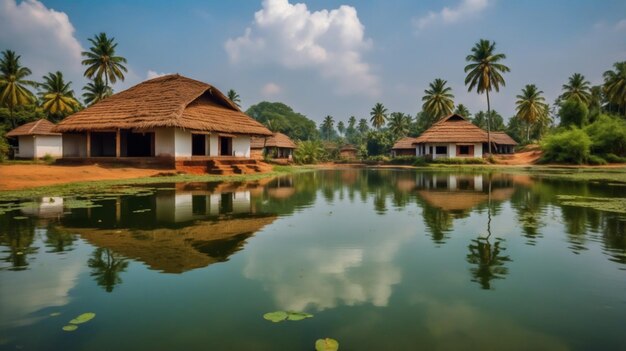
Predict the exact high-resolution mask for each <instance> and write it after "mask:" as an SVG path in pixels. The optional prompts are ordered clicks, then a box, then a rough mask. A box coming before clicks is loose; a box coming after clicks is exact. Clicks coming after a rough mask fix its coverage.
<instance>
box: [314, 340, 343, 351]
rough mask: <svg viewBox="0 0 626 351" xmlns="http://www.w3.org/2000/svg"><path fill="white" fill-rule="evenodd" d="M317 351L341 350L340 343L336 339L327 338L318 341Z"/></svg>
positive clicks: (316, 343) (316, 344)
mask: <svg viewBox="0 0 626 351" xmlns="http://www.w3.org/2000/svg"><path fill="white" fill-rule="evenodd" d="M315 350H316V351H337V350H339V342H338V341H337V340H335V339H331V338H325V339H317V341H316V342H315Z"/></svg>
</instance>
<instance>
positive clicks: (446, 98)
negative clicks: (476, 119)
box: [422, 78, 454, 119]
mask: <svg viewBox="0 0 626 351" xmlns="http://www.w3.org/2000/svg"><path fill="white" fill-rule="evenodd" d="M446 83H448V82H447V81H445V80H443V79H439V78H437V79H435V80H434V81H433V82H432V83H430V84H429V89H426V90H424V93H425V94H426V95H424V96H423V97H422V101H424V104H423V105H422V109H423V110H424V111H425V112H426V113H428V114H429V115H431V116H433V117H435V118H436V119H440V118H442V117H445V116H447V115H449V114H451V113H452V110H453V109H454V101H453V100H452V99H454V95H452V93H451V91H452V88H450V87H446Z"/></svg>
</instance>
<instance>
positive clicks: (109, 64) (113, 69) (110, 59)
mask: <svg viewBox="0 0 626 351" xmlns="http://www.w3.org/2000/svg"><path fill="white" fill-rule="evenodd" d="M88 40H89V42H90V43H91V47H90V48H89V51H83V52H82V56H83V57H84V58H85V59H84V60H83V61H82V64H83V66H86V67H87V69H86V70H85V77H87V78H89V79H94V78H96V77H98V78H100V79H102V78H104V85H105V86H107V87H108V86H109V82H111V83H113V84H115V82H116V81H117V80H118V79H119V80H121V81H124V73H125V72H128V70H127V69H126V66H124V64H126V59H125V58H124V57H122V56H116V53H115V49H116V48H117V43H116V42H115V38H109V37H107V35H106V33H100V34H98V35H95V36H94V37H93V38H89V39H88Z"/></svg>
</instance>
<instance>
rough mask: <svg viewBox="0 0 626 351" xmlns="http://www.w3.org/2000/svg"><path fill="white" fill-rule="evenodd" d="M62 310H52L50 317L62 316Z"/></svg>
mask: <svg viewBox="0 0 626 351" xmlns="http://www.w3.org/2000/svg"><path fill="white" fill-rule="evenodd" d="M60 315H61V312H52V313H50V317H56V316H60Z"/></svg>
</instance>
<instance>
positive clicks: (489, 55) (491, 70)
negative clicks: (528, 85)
mask: <svg viewBox="0 0 626 351" xmlns="http://www.w3.org/2000/svg"><path fill="white" fill-rule="evenodd" d="M495 49H496V43H495V42H491V41H489V40H485V39H481V40H480V41H479V42H478V43H476V45H474V47H473V48H472V53H471V54H469V55H468V56H467V57H466V58H465V61H467V62H471V63H470V64H469V65H467V66H465V73H467V77H466V78H465V85H468V88H467V91H472V89H474V88H476V92H477V93H478V94H482V93H486V94H487V116H488V117H489V116H490V115H491V113H490V112H491V103H490V101H489V92H490V91H491V90H492V89H493V90H495V91H496V92H498V91H500V85H502V86H505V84H506V83H505V81H504V78H503V77H502V74H503V73H505V72H509V71H510V69H509V68H508V67H507V66H505V65H503V64H501V63H500V62H501V61H502V60H504V59H505V58H506V55H505V54H496V53H495ZM488 122H489V121H488ZM487 140H488V144H489V153H491V123H487Z"/></svg>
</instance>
